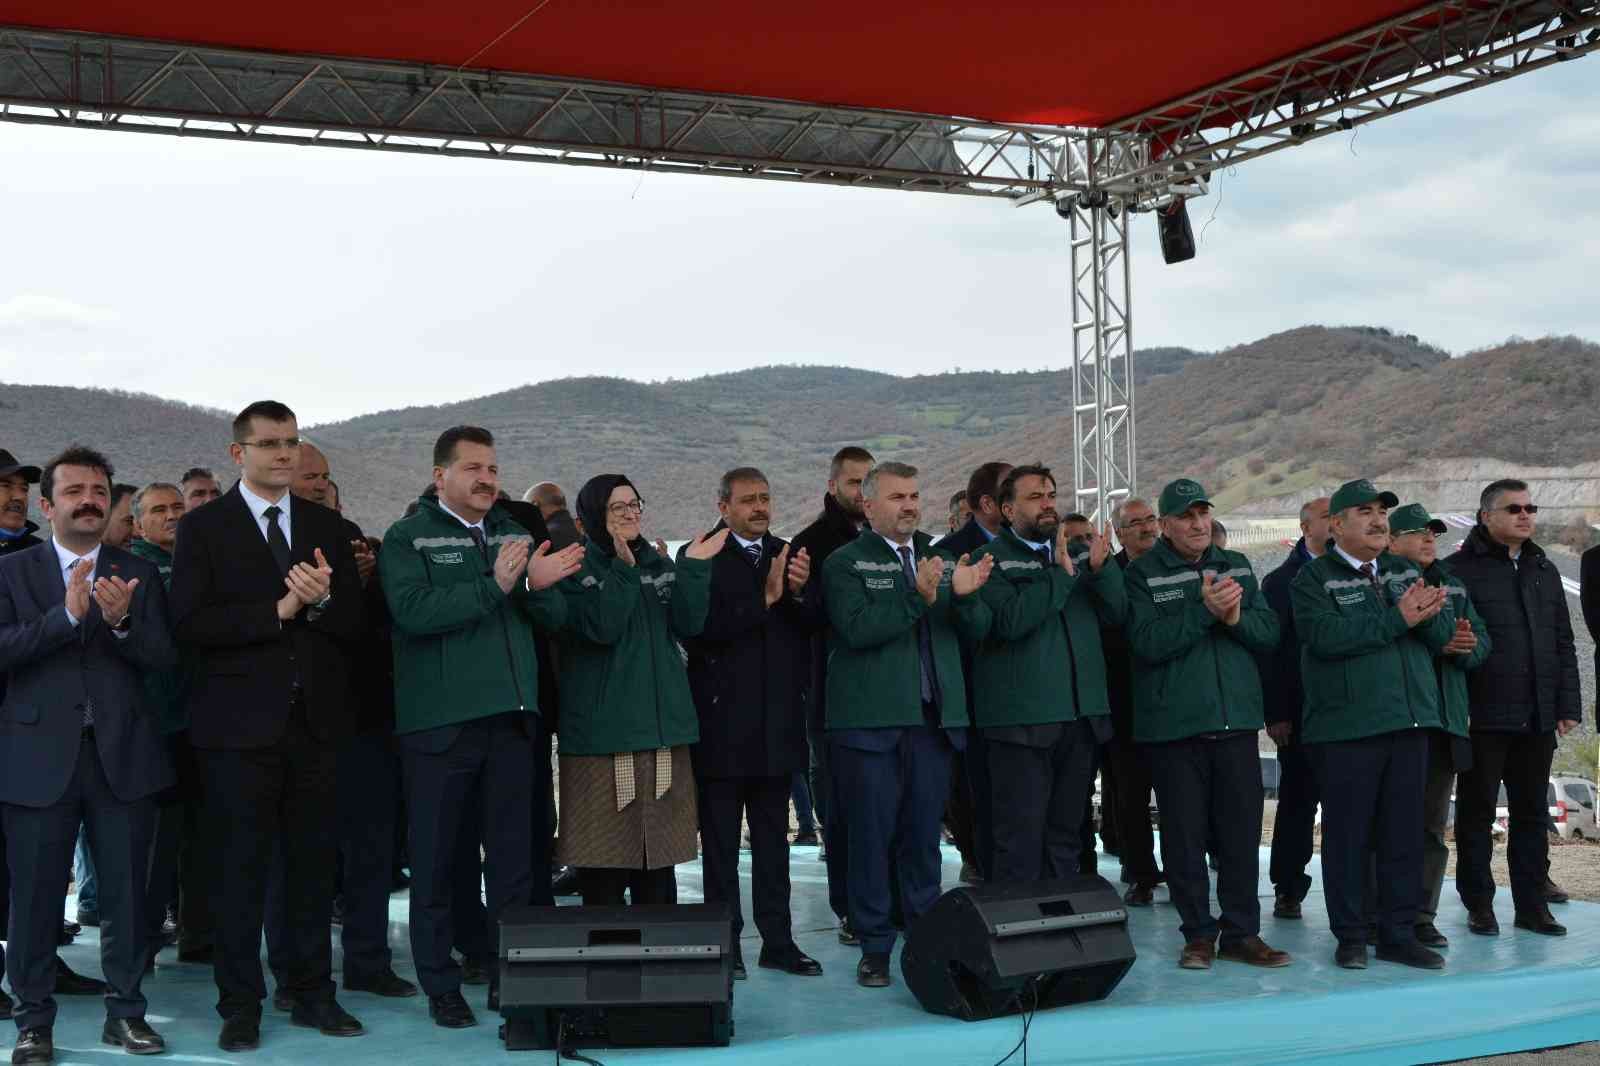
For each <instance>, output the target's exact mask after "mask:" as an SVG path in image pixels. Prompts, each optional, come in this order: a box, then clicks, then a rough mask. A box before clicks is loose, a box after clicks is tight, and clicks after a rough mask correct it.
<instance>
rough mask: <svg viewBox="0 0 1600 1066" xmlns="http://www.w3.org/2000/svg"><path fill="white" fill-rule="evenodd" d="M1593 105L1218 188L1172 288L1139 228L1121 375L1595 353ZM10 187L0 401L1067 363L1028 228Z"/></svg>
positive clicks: (327, 193)
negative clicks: (1337, 333) (1214, 366)
mask: <svg viewBox="0 0 1600 1066" xmlns="http://www.w3.org/2000/svg"><path fill="white" fill-rule="evenodd" d="M1597 99H1600V58H1592V57H1591V58H1587V59H1582V60H1579V61H1576V62H1572V63H1568V64H1563V65H1560V66H1557V67H1555V68H1552V69H1549V70H1546V71H1542V72H1539V73H1535V74H1532V75H1529V76H1527V77H1524V78H1518V79H1515V80H1514V81H1512V82H1509V83H1507V84H1505V85H1500V86H1495V87H1492V88H1488V89H1484V90H1481V91H1473V92H1469V93H1466V94H1464V95H1462V96H1461V97H1458V98H1456V99H1454V100H1451V101H1448V102H1446V103H1442V104H1437V105H1431V106H1429V107H1424V108H1422V109H1419V110H1418V111H1415V112H1412V113H1411V114H1408V115H1404V116H1400V117H1397V118H1389V119H1384V120H1382V121H1380V122H1376V123H1373V124H1371V125H1369V126H1366V127H1364V128H1363V129H1361V130H1359V131H1357V132H1356V134H1355V135H1354V136H1353V137H1352V136H1351V135H1343V136H1341V137H1337V138H1328V139H1325V140H1322V141H1319V142H1317V143H1316V144H1313V145H1309V146H1305V147H1302V148H1297V149H1292V150H1289V151H1285V152H1280V153H1279V154H1277V155H1275V156H1272V157H1269V158H1265V159H1261V160H1257V161H1255V162H1252V163H1247V164H1245V165H1243V166H1241V167H1239V168H1238V169H1237V170H1235V171H1232V172H1228V173H1224V174H1222V175H1221V176H1220V178H1219V179H1218V181H1217V182H1216V184H1215V185H1214V186H1213V191H1212V195H1211V196H1209V197H1206V198H1203V199H1199V200H1195V201H1193V202H1192V203H1191V204H1190V212H1191V215H1192V217H1193V220H1194V226H1195V230H1196V233H1197V234H1198V233H1200V232H1201V231H1202V228H1204V241H1203V244H1202V245H1201V249H1200V254H1199V256H1198V258H1197V259H1195V260H1194V261H1193V262H1190V263H1187V264H1184V265H1181V266H1175V267H1169V266H1165V265H1164V264H1163V263H1162V262H1161V257H1160V254H1159V249H1158V246H1157V243H1156V235H1155V232H1154V223H1153V221H1152V220H1151V219H1149V218H1148V217H1145V218H1141V219H1140V220H1139V221H1138V225H1137V227H1136V230H1135V233H1134V237H1135V256H1134V284H1135V296H1134V301H1133V306H1134V314H1135V317H1134V338H1135V343H1136V345H1137V346H1138V347H1149V346H1154V345H1166V344H1179V345H1187V346H1190V347H1195V348H1208V349H1209V348H1217V347H1223V346H1227V345H1230V344H1237V343H1242V342H1246V341H1250V340H1254V339H1256V338H1258V337H1261V336H1264V335H1266V334H1268V333H1272V332H1275V331H1278V330H1282V329H1288V328H1292V327H1294V326H1298V325H1303V324H1306V323H1325V324H1351V323H1354V324H1370V325H1382V326H1388V327H1391V328H1394V329H1398V330H1402V331H1404V332H1408V333H1415V334H1418V335H1419V336H1420V337H1422V338H1423V339H1425V340H1428V341H1431V342H1433V343H1436V344H1439V345H1442V346H1443V347H1445V348H1448V349H1449V350H1451V351H1452V352H1456V353H1460V352H1463V351H1467V350H1471V349H1473V348H1477V347H1482V346H1486V345H1490V344H1494V343H1498V342H1499V341H1502V340H1504V339H1505V338H1506V337H1507V336H1510V335H1512V334H1520V335H1523V336H1529V337H1533V336H1541V335H1544V334H1550V333H1573V334H1577V335H1580V336H1583V337H1586V338H1588V339H1591V340H1600V299H1597V297H1596V290H1595V286H1594V281H1593V278H1594V270H1595V264H1597V263H1600V113H1597V111H1596V109H1595V107H1594V101H1595V100H1597ZM0 175H4V186H3V188H4V195H5V208H4V211H5V222H4V228H3V230H0V233H3V234H4V254H3V255H0V380H3V381H8V382H15V383H27V384H62V385H68V384H70V385H99V386H108V387H120V388H128V389H135V390H140V391H146V392H152V393H157V394H159V395H163V396H168V397H172V398H176V399H182V400H186V401H189V402H192V403H200V404H206V405H210V406H215V407H220V408H224V409H228V410H235V409H237V408H239V407H241V406H243V405H244V404H246V403H248V402H250V401H251V400H254V399H259V398H261V397H263V396H273V397H277V398H280V399H283V400H285V401H287V402H289V403H290V404H291V405H292V406H294V407H295V408H296V409H297V410H298V411H299V413H300V416H301V421H302V422H303V423H306V424H311V423H315V422H325V421H331V420H335V419H340V418H345V417H348V416H351V415H355V414H360V413H364V412H367V411H373V410H379V409H384V408H391V407H399V406H405V405H410V404H418V403H437V402H441V401H445V400H455V399H463V398H467V397H471V396H477V395H482V394H485V393H490V392H496V391H499V390H502V389H506V388H511V387H515V386H517V385H521V384H525V383H527V382H532V381H541V380H546V379H550V378H556V377H563V376H567V375H573V374H616V375H622V376H626V377H631V378H637V379H642V380H654V379H661V378H666V377H692V376H697V375H701V374H706V373H714V372H719V371H725V370H733V369H739V368H744V367H750V366H758V365H762V364H766V363H773V362H807V363H835V364H840V363H842V364H848V365H852V366H859V367H871V368H875V369H880V370H886V371H890V372H893V373H902V374H911V373H918V372H930V371H940V370H946V369H950V368H953V367H957V366H959V367H964V368H967V369H972V368H978V367H986V368H994V369H1008V370H1011V369H1039V368H1044V367H1059V366H1062V365H1064V364H1065V363H1066V361H1067V359H1068V347H1067V345H1068V335H1067V329H1066V326H1067V312H1066V308H1067V304H1066V295H1065V287H1066V284H1067V266H1066V226H1065V224H1064V223H1062V222H1060V221H1058V220H1057V219H1056V218H1055V216H1054V214H1053V213H1052V212H1051V211H1050V210H1049V209H1048V208H1047V207H1031V208H1022V209H1018V208H1013V207H1010V206H1008V205H1006V204H1004V203H1002V202H998V201H987V200H973V199H965V198H960V197H942V196H933V195H926V194H916V195H909V194H900V193H888V192H876V191H857V190H843V189H830V188H826V187H821V186H819V187H814V188H806V187H797V186H791V185H782V184H776V183H774V184H766V183H762V182H752V181H739V180H734V179H723V178H695V177H672V176H665V175H656V174H651V175H646V176H645V177H644V179H643V180H642V182H641V180H640V178H639V176H638V175H637V174H626V173H613V172H607V171H602V170H592V169H584V168H563V167H549V166H522V165H513V164H507V163H496V162H488V161H477V160H466V159H420V158H416V157H412V156H405V155H385V154H381V153H363V152H350V151H340V150H334V149H317V148H281V147H271V146H260V145H249V144H227V143H219V142H202V141H191V140H182V139H177V138H173V137H155V136H142V135H136V134H128V133H104V132H99V131H88V130H84V131H78V130H51V129H35V128H29V127H24V126H16V125H9V124H5V123H0ZM1213 216H1214V217H1213ZM1208 219H1211V221H1210V224H1209V226H1208V225H1207V220H1208Z"/></svg>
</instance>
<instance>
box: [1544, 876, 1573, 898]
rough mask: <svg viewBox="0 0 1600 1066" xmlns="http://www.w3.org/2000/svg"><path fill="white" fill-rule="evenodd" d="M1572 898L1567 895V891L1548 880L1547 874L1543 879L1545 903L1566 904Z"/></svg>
mask: <svg viewBox="0 0 1600 1066" xmlns="http://www.w3.org/2000/svg"><path fill="white" fill-rule="evenodd" d="M1571 898H1572V897H1571V896H1569V895H1567V890H1566V889H1564V888H1562V887H1561V886H1560V885H1558V884H1556V883H1555V882H1554V881H1552V880H1551V879H1550V875H1549V874H1545V877H1544V901H1545V902H1546V903H1566V902H1567V901H1568V900H1570V899H1571Z"/></svg>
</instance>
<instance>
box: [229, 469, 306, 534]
mask: <svg viewBox="0 0 1600 1066" xmlns="http://www.w3.org/2000/svg"><path fill="white" fill-rule="evenodd" d="M239 495H240V496H242V497H244V505H245V506H246V507H248V508H250V514H251V516H252V517H254V518H255V520H256V528H257V529H259V530H261V537H262V539H263V540H265V539H266V536H267V514H266V512H267V508H268V507H276V508H278V528H279V529H281V530H283V539H284V542H285V543H287V544H288V545H289V547H291V548H293V547H294V534H292V533H290V532H289V501H290V500H292V499H293V498H294V493H292V492H290V491H289V490H288V489H285V490H284V492H283V499H281V500H276V501H274V500H265V499H262V498H261V497H260V496H257V495H256V494H255V493H253V492H251V491H250V487H249V486H248V485H246V484H245V483H244V479H243V478H241V479H240V480H239ZM269 543H270V542H269Z"/></svg>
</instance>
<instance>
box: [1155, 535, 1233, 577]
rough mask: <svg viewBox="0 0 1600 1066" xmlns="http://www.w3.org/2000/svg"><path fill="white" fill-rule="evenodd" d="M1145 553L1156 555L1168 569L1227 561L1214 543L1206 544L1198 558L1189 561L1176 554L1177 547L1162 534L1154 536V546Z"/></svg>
mask: <svg viewBox="0 0 1600 1066" xmlns="http://www.w3.org/2000/svg"><path fill="white" fill-rule="evenodd" d="M1146 554H1147V555H1157V556H1158V557H1159V558H1160V559H1161V562H1162V563H1163V564H1164V565H1165V566H1167V567H1168V568H1169V569H1193V568H1194V567H1197V566H1205V565H1206V564H1207V563H1210V564H1212V565H1213V566H1215V565H1217V564H1219V563H1223V562H1226V561H1227V560H1226V559H1224V558H1223V557H1222V553H1221V552H1220V551H1219V550H1218V549H1217V546H1216V545H1215V544H1207V545H1206V550H1205V551H1203V552H1201V553H1200V558H1198V559H1196V560H1195V561H1194V562H1192V563H1191V562H1190V561H1189V560H1187V559H1185V558H1184V557H1183V556H1181V555H1179V554H1178V549H1176V548H1174V547H1173V546H1172V542H1171V541H1169V540H1168V539H1167V538H1166V537H1165V536H1164V535H1163V536H1160V537H1157V538H1156V543H1155V547H1153V548H1151V549H1150V550H1149V551H1148V552H1147V553H1146Z"/></svg>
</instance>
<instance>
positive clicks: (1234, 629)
mask: <svg viewBox="0 0 1600 1066" xmlns="http://www.w3.org/2000/svg"><path fill="white" fill-rule="evenodd" d="M1206 574H1210V575H1211V576H1212V580H1213V581H1216V580H1220V579H1221V578H1224V577H1231V578H1233V579H1234V580H1235V581H1237V582H1238V583H1239V586H1240V587H1241V588H1242V589H1243V591H1244V597H1243V599H1241V600H1240V604H1239V621H1238V623H1237V624H1236V625H1231V626H1230V625H1225V624H1224V623H1222V622H1220V621H1218V620H1217V618H1216V616H1215V615H1213V614H1212V613H1211V612H1210V611H1209V610H1207V609H1206V605H1205V603H1204V602H1203V601H1202V599H1201V588H1202V587H1203V585H1204V580H1205V575H1206ZM1127 578H1128V626H1127V629H1128V644H1129V647H1130V649H1131V650H1132V652H1133V739H1134V740H1135V741H1137V742H1139V743H1141V744H1153V743H1161V742H1163V741H1171V740H1183V739H1184V738H1186V737H1193V736H1198V735H1200V734H1202V733H1228V732H1233V731H1239V732H1251V733H1253V732H1255V731H1256V730H1258V729H1260V728H1261V726H1262V724H1263V719H1262V706H1263V704H1262V698H1261V675H1260V674H1259V673H1258V672H1257V670H1256V655H1257V654H1260V653H1263V652H1270V651H1272V650H1273V649H1275V648H1276V647H1277V646H1278V638H1279V624H1278V615H1277V612H1275V611H1274V610H1273V609H1272V607H1271V605H1269V604H1268V603H1267V600H1266V597H1265V596H1263V595H1262V594H1261V587H1260V585H1259V584H1258V583H1257V582H1256V575H1255V571H1253V570H1252V569H1250V561H1249V560H1248V559H1246V558H1245V557H1244V556H1243V555H1241V554H1239V553H1238V552H1232V551H1226V550H1223V549H1221V548H1216V547H1208V548H1207V549H1206V551H1205V554H1204V555H1202V556H1200V558H1199V559H1197V560H1196V561H1195V562H1193V563H1190V562H1187V561H1186V560H1185V559H1184V558H1183V557H1182V556H1180V555H1179V554H1178V553H1177V552H1176V551H1174V550H1173V548H1172V545H1171V543H1170V542H1169V541H1168V540H1167V539H1166V538H1165V537H1162V538H1161V539H1160V540H1158V541H1156V543H1155V546H1154V547H1152V548H1151V549H1150V550H1149V551H1148V552H1146V553H1145V554H1143V555H1141V556H1140V557H1139V558H1138V559H1136V560H1134V563H1133V565H1132V566H1131V567H1129V568H1128V574H1127Z"/></svg>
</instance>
